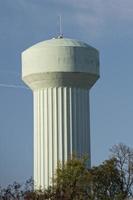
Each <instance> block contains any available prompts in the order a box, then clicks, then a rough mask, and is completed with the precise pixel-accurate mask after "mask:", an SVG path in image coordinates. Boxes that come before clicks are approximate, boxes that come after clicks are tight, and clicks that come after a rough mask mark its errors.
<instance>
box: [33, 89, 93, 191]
mask: <svg viewBox="0 0 133 200" xmlns="http://www.w3.org/2000/svg"><path fill="white" fill-rule="evenodd" d="M33 93H34V180H35V187H36V188H39V187H40V186H41V187H42V188H44V187H47V186H49V185H51V183H52V177H53V175H54V174H55V170H56V168H57V162H58V161H60V162H61V163H63V162H64V161H66V160H67V159H68V157H69V156H71V155H72V154H73V153H76V154H78V155H83V154H88V156H89V157H90V131H89V129H90V125H89V121H90V120H89V90H88V89H85V88H75V87H53V88H44V89H38V90H35V91H34V92H33ZM88 164H90V163H88Z"/></svg>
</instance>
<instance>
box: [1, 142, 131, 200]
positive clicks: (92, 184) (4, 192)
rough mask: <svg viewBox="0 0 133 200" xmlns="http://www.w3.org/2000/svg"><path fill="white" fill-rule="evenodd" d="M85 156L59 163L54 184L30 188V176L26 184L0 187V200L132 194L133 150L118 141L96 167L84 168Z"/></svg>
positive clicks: (107, 198)
mask: <svg viewBox="0 0 133 200" xmlns="http://www.w3.org/2000/svg"><path fill="white" fill-rule="evenodd" d="M86 161H87V158H86V157H83V158H80V159H79V158H77V157H76V156H72V158H71V159H69V160H68V161H67V162H66V163H65V164H64V165H63V166H62V165H61V164H59V165H58V168H57V170H56V173H55V178H54V180H53V185H52V186H51V187H49V188H48V189H45V190H38V191H34V190H33V181H32V179H30V180H29V181H27V182H26V184H25V186H23V185H20V184H18V183H14V184H13V185H12V186H11V185H10V186H8V187H7V188H6V189H1V188H0V200H22V199H24V200H59V199H60V200H125V199H126V198H128V197H131V196H132V195H133V150H132V149H131V148H129V147H127V146H126V145H123V144H118V145H115V146H113V147H112V148H111V158H110V159H108V160H105V161H104V162H103V163H102V164H100V165H99V166H95V167H92V168H91V169H87V168H86Z"/></svg>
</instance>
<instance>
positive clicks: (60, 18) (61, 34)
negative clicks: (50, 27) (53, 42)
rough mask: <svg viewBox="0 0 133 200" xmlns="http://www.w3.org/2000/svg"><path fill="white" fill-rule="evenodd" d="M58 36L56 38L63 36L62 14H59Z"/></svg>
mask: <svg viewBox="0 0 133 200" xmlns="http://www.w3.org/2000/svg"><path fill="white" fill-rule="evenodd" d="M59 31H60V32H59V36H58V38H63V33H62V16H61V15H59Z"/></svg>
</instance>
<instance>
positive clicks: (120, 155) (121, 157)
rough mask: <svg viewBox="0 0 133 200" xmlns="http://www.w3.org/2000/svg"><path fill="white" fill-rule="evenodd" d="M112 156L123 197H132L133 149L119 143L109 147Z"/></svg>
mask: <svg viewBox="0 0 133 200" xmlns="http://www.w3.org/2000/svg"><path fill="white" fill-rule="evenodd" d="M110 151H111V153H112V155H111V156H112V157H113V158H115V159H116V166H117V169H118V170H119V173H120V178H121V184H120V186H121V193H123V194H124V197H125V198H127V197H133V149H132V148H130V147H128V146H126V145H124V144H122V143H120V144H118V145H114V146H113V147H112V148H111V150H110Z"/></svg>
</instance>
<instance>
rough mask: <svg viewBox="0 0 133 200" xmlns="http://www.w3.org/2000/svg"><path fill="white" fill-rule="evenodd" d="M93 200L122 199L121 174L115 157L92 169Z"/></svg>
mask: <svg viewBox="0 0 133 200" xmlns="http://www.w3.org/2000/svg"><path fill="white" fill-rule="evenodd" d="M90 178H91V199H92V200H95V199H96V200H97V199H98V200H122V194H121V190H120V174H119V171H118V169H117V167H116V160H115V159H114V158H112V159H110V160H106V161H104V162H103V164H101V165H99V166H97V167H93V168H92V169H91V170H90Z"/></svg>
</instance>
